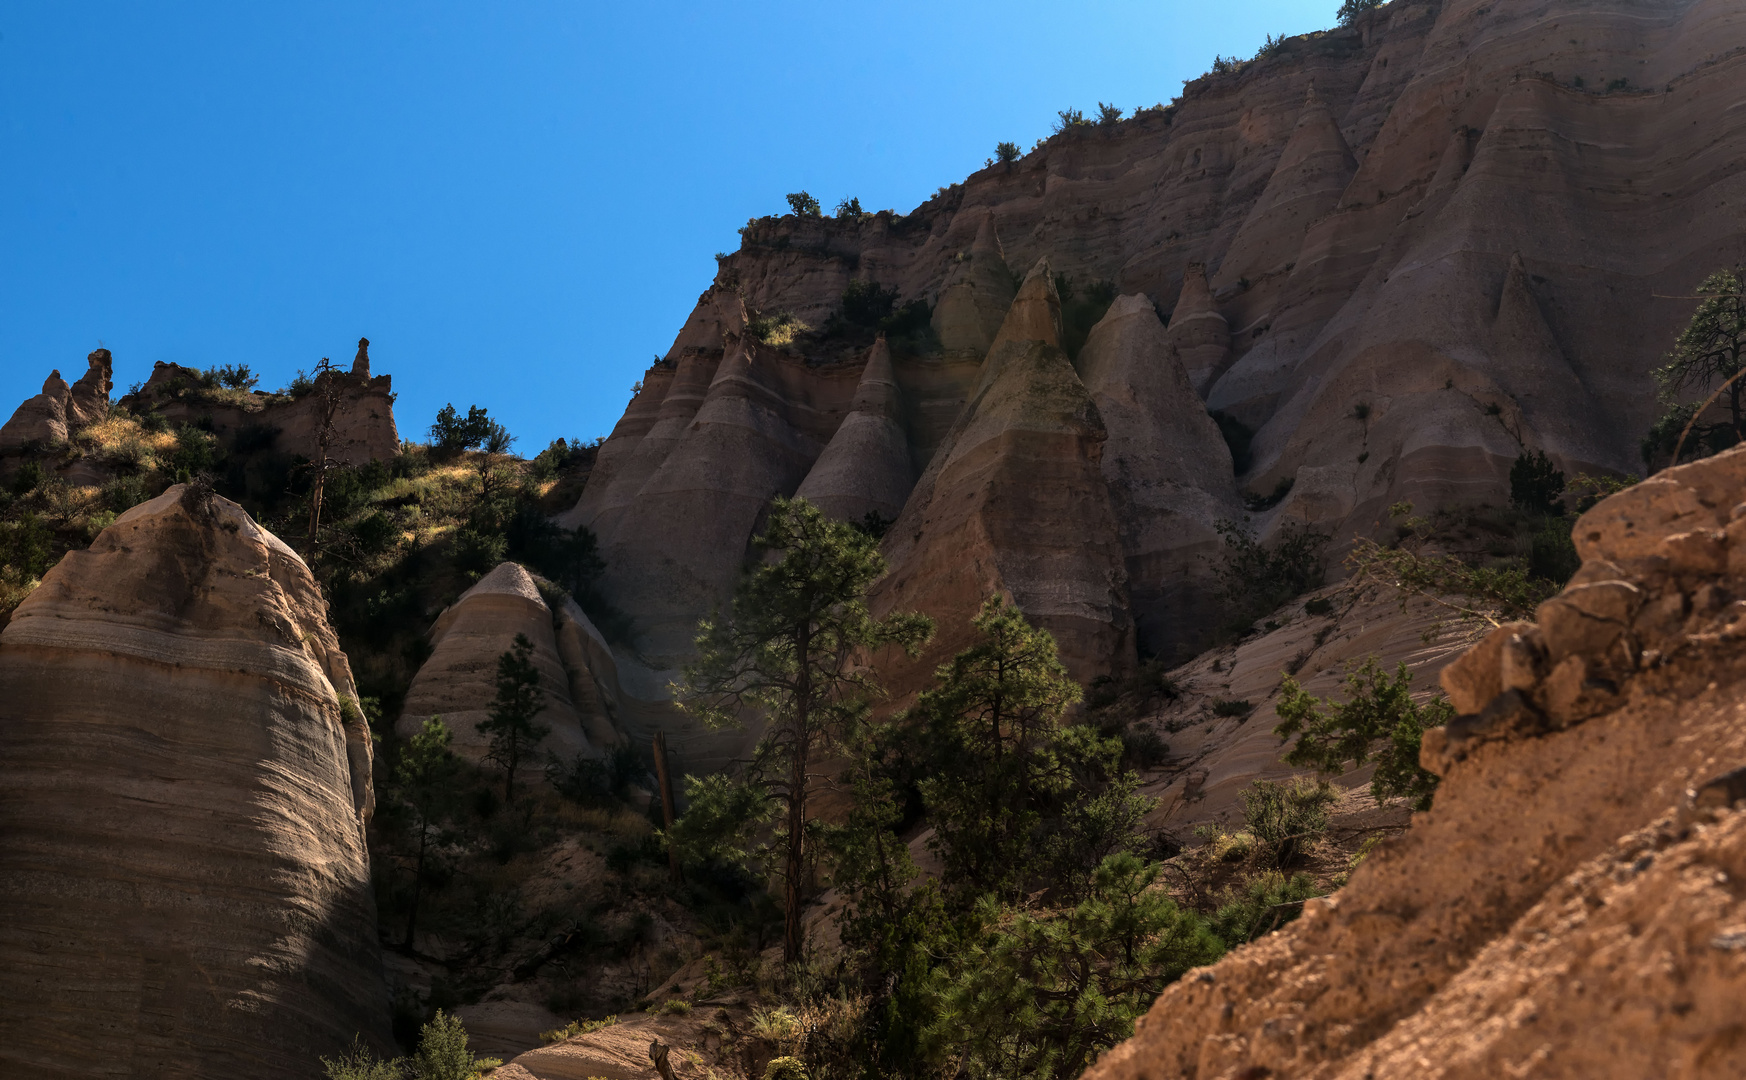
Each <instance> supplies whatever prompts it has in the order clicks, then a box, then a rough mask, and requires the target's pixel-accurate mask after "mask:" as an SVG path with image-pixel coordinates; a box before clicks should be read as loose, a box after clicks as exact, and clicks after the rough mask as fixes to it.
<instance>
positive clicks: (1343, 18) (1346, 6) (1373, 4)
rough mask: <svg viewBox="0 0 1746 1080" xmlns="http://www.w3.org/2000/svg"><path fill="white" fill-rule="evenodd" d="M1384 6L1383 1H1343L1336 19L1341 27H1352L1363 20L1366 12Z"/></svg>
mask: <svg viewBox="0 0 1746 1080" xmlns="http://www.w3.org/2000/svg"><path fill="white" fill-rule="evenodd" d="M1381 6H1382V0H1341V4H1340V10H1339V11H1338V12H1336V13H1335V16H1334V17H1335V18H1337V19H1339V20H1340V25H1341V26H1351V25H1353V24H1354V23H1356V22H1357V21H1358V20H1359V19H1361V18H1363V17H1364V15H1365V13H1366V12H1371V11H1375V10H1376V9H1377V8H1379V7H1381Z"/></svg>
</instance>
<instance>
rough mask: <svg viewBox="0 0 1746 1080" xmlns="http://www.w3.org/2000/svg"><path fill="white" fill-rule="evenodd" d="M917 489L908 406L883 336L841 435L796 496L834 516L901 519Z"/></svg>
mask: <svg viewBox="0 0 1746 1080" xmlns="http://www.w3.org/2000/svg"><path fill="white" fill-rule="evenodd" d="M914 486H915V463H914V462H913V460H912V459H911V458H910V453H909V437H908V435H907V434H906V433H905V431H904V428H903V402H902V400H901V398H900V397H899V395H898V390H897V383H896V381H895V377H894V376H893V375H892V373H891V349H890V347H889V346H888V345H886V343H885V337H884V336H883V335H881V336H880V338H879V340H878V341H875V342H874V343H873V349H872V351H871V352H870V353H869V354H868V357H867V366H866V367H864V368H862V369H861V385H860V387H859V388H858V389H856V391H855V400H854V401H853V402H852V403H850V405H849V415H848V416H847V417H845V418H844V420H843V423H842V426H840V427H838V428H837V433H836V434H835V435H833V436H831V441H830V445H828V446H826V447H825V448H824V453H822V454H820V455H819V458H818V461H816V462H814V463H813V466H812V469H811V471H809V472H808V473H807V474H806V479H805V480H802V481H801V482H800V488H799V490H797V491H796V492H795V494H796V495H798V496H800V497H801V498H804V499H807V500H809V501H811V502H813V503H816V504H817V505H818V507H819V508H820V509H821V510H823V511H824V512H825V513H827V514H829V515H831V516H832V517H837V518H842V519H845V520H848V521H860V520H862V519H863V518H865V517H866V516H867V515H868V514H878V515H880V517H882V518H885V519H887V520H890V519H893V518H895V517H897V515H898V513H899V512H900V511H901V510H902V509H903V503H904V500H905V499H907V498H909V489H910V488H912V487H914Z"/></svg>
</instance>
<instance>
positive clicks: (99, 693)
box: [0, 485, 388, 1080]
mask: <svg viewBox="0 0 1746 1080" xmlns="http://www.w3.org/2000/svg"><path fill="white" fill-rule="evenodd" d="M324 612H325V604H324V602H323V600H322V597H321V593H320V591H319V589H318V588H317V586H316V583H315V580H314V579H313V577H312V576H311V575H310V573H309V571H308V569H307V568H306V567H305V566H304V565H303V562H302V561H301V560H300V559H299V558H298V557H297V555H296V554H295V553H293V552H292V551H291V549H290V548H288V547H286V546H285V545H284V544H283V543H282V542H280V541H279V539H278V538H277V537H275V536H273V535H272V534H271V533H269V532H267V531H265V530H264V529H262V528H260V527H259V526H258V525H256V524H255V523H254V521H252V520H251V519H250V518H249V517H248V515H247V514H245V513H244V512H243V511H242V510H241V509H240V508H239V507H237V506H236V505H235V504H233V503H230V502H227V501H225V500H223V499H219V498H216V497H213V496H211V495H210V494H209V493H204V492H202V491H201V490H199V489H196V488H194V487H191V486H186V485H178V486H176V487H173V488H171V489H170V490H169V491H167V492H165V493H164V494H163V495H162V496H160V497H158V498H156V499H154V500H152V501H150V502H148V503H144V504H141V505H140V506H137V507H134V508H133V509H132V510H129V511H128V512H127V513H125V514H123V515H122V516H121V517H119V518H117V519H116V521H115V522H114V524H112V525H111V526H110V527H109V528H107V529H105V530H104V531H103V533H102V534H101V535H100V536H99V537H98V538H97V540H96V542H95V543H93V544H92V545H91V548H90V549H89V550H88V551H74V552H72V553H70V554H68V555H67V556H66V557H65V558H64V559H63V560H62V561H61V562H60V563H59V564H58V565H57V566H55V568H54V569H53V570H51V571H50V572H49V573H48V575H47V576H46V578H45V579H44V581H43V583H42V585H41V586H40V587H39V588H38V589H37V590H36V591H35V592H33V593H32V594H31V595H30V596H29V597H28V598H27V599H26V600H25V601H24V603H23V604H22V605H20V607H19V608H18V610H17V612H16V613H15V614H14V615H13V617H12V620H11V622H10V623H9V624H8V625H7V627H6V629H5V631H4V633H0V1062H4V1064H5V1065H6V1066H7V1071H9V1072H12V1073H16V1074H19V1075H43V1076H47V1075H57V1076H72V1075H78V1076H100V1075H101V1076H121V1075H127V1076H189V1077H211V1078H213V1080H218V1078H227V1080H228V1078H232V1077H238V1076H249V1077H298V1078H302V1077H307V1076H309V1075H310V1073H311V1066H312V1062H313V1061H314V1058H315V1056H316V1055H317V1054H321V1053H328V1054H333V1053H337V1052H338V1051H339V1050H340V1049H342V1048H343V1047H344V1046H345V1045H347V1044H349V1043H350V1042H351V1040H352V1038H353V1036H354V1034H359V1033H361V1034H363V1035H364V1036H365V1038H366V1039H368V1040H373V1041H375V1042H377V1044H378V1045H381V1046H384V1047H385V1046H386V1039H387V1028H388V1001H387V994H386V991H385V988H384V985H383V981H382V973H381V964H380V959H379V954H378V952H377V944H376V926H375V904H374V901H373V898H372V896H371V892H370V875H369V865H368V858H367V855H366V851H365V846H364V826H365V823H366V821H367V819H368V816H369V814H370V811H371V808H372V802H371V800H372V798H373V795H372V788H371V783H370V770H371V748H370V746H371V744H370V735H369V732H368V730H367V728H366V727H365V725H364V720H363V716H362V714H361V713H360V712H359V711H358V707H357V704H356V700H355V699H356V695H357V691H356V689H355V688H354V687H353V685H352V678H351V671H350V667H349V665H348V664H347V661H346V657H345V654H344V653H343V652H341V651H340V648H339V643H338V641H337V639H336V638H335V636H334V632H333V630H332V628H331V627H329V625H328V623H327V620H326V617H325V614H324Z"/></svg>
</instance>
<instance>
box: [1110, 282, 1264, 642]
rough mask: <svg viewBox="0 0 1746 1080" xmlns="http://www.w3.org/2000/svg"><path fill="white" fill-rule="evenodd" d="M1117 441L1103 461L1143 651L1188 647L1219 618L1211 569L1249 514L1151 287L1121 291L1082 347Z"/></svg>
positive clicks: (1226, 450)
mask: <svg viewBox="0 0 1746 1080" xmlns="http://www.w3.org/2000/svg"><path fill="white" fill-rule="evenodd" d="M1078 367H1079V375H1080V379H1081V380H1082V381H1083V383H1084V384H1085V388H1086V390H1087V391H1088V392H1089V393H1090V394H1091V400H1092V402H1093V403H1094V404H1096V406H1097V411H1098V415H1099V416H1101V417H1102V419H1103V424H1104V429H1105V430H1106V432H1107V433H1108V439H1107V441H1106V442H1105V444H1104V448H1103V456H1102V461H1101V469H1102V472H1103V478H1104V482H1105V484H1106V485H1108V488H1109V491H1110V495H1111V499H1112V509H1113V510H1114V512H1115V518H1116V521H1117V523H1118V530H1119V532H1120V534H1121V540H1122V551H1123V555H1124V559H1125V565H1126V569H1127V577H1128V590H1129V599H1130V608H1131V610H1132V611H1133V617H1134V621H1135V623H1136V624H1137V629H1138V634H1139V644H1140V648H1141V651H1142V652H1145V653H1147V654H1151V655H1173V654H1178V653H1181V652H1184V651H1190V650H1191V648H1192V646H1193V644H1194V640H1195V636H1196V633H1197V631H1198V630H1199V629H1200V628H1201V627H1204V626H1209V625H1212V624H1213V623H1214V622H1215V621H1216V619H1217V613H1216V612H1215V611H1214V610H1213V604H1214V599H1213V593H1214V583H1213V582H1212V580H1211V578H1210V573H1209V567H1210V566H1211V564H1212V561H1213V558H1214V557H1215V556H1216V555H1217V553H1218V550H1219V548H1220V544H1221V541H1220V539H1219V536H1218V532H1217V529H1216V526H1217V524H1218V522H1219V521H1220V520H1225V521H1235V520H1237V519H1238V518H1239V517H1240V516H1241V515H1242V505H1241V503H1240V502H1238V500H1237V497H1236V485H1235V484H1234V483H1233V482H1232V481H1231V479H1230V476H1231V451H1230V448H1229V447H1227V446H1226V445H1225V441H1224V438H1223V436H1221V435H1220V434H1219V430H1218V425H1216V424H1215V423H1213V421H1212V418H1211V417H1209V416H1207V413H1206V409H1205V407H1204V406H1203V405H1202V404H1201V400H1200V398H1199V397H1198V396H1197V395H1196V394H1195V392H1194V388H1193V386H1192V385H1191V384H1190V382H1189V376H1188V372H1187V370H1186V369H1185V367H1184V365H1183V362H1182V358H1181V353H1180V350H1179V349H1178V347H1177V343H1176V341H1174V340H1172V339H1171V337H1170V335H1169V333H1168V332H1167V331H1166V330H1165V329H1164V325H1163V324H1162V323H1160V322H1159V321H1158V316H1157V313H1156V312H1155V311H1154V310H1153V308H1152V302H1151V301H1150V300H1148V299H1147V298H1146V297H1144V296H1140V295H1129V296H1123V297H1119V298H1117V300H1116V301H1115V303H1114V304H1111V305H1110V309H1109V312H1108V313H1107V314H1105V315H1104V317H1103V319H1102V321H1100V322H1099V323H1098V324H1097V325H1096V326H1094V327H1093V328H1092V330H1091V336H1090V337H1089V338H1087V339H1086V342H1085V347H1084V348H1083V349H1082V350H1081V351H1080V353H1079V364H1078Z"/></svg>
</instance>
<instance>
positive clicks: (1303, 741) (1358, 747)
mask: <svg viewBox="0 0 1746 1080" xmlns="http://www.w3.org/2000/svg"><path fill="white" fill-rule="evenodd" d="M1346 691H1347V695H1348V696H1347V700H1346V702H1345V703H1344V704H1341V703H1338V702H1335V701H1333V700H1332V699H1322V698H1318V697H1316V696H1315V695H1314V694H1311V693H1309V692H1307V691H1305V690H1304V689H1303V687H1301V686H1299V685H1298V682H1297V680H1296V679H1294V678H1292V677H1291V676H1290V675H1287V676H1285V678H1284V680H1283V681H1282V682H1281V683H1280V686H1279V705H1278V712H1279V721H1280V722H1279V726H1277V727H1275V728H1274V729H1273V733H1274V734H1275V735H1278V736H1279V738H1280V740H1281V741H1284V740H1287V739H1290V738H1292V737H1293V736H1297V745H1295V746H1293V747H1292V748H1291V751H1290V752H1289V753H1287V754H1286V755H1285V759H1284V760H1285V761H1286V763H1287V764H1290V765H1299V766H1307V767H1310V768H1314V769H1315V770H1317V771H1318V772H1323V773H1339V772H1344V771H1346V770H1347V769H1348V768H1352V769H1356V768H1361V767H1363V766H1364V765H1367V764H1369V763H1370V762H1372V761H1375V762H1376V773H1375V775H1374V776H1373V777H1372V778H1371V781H1370V793H1371V795H1373V796H1375V798H1376V801H1377V802H1384V801H1386V800H1388V799H1392V798H1395V797H1396V796H1399V797H1402V798H1405V799H1407V800H1408V801H1409V802H1411V804H1412V806H1413V808H1414V809H1416V810H1426V809H1429V808H1430V805H1431V796H1432V795H1433V794H1434V793H1435V792H1436V790H1437V777H1436V776H1435V775H1433V774H1431V773H1429V772H1426V771H1425V770H1424V769H1422V768H1420V767H1419V743H1420V741H1421V739H1422V738H1423V736H1424V733H1425V731H1426V730H1428V729H1430V728H1433V727H1437V726H1439V725H1442V724H1446V723H1448V722H1449V721H1450V720H1451V719H1453V718H1454V716H1455V709H1454V708H1453V707H1452V706H1451V705H1450V704H1449V702H1448V700H1447V699H1446V698H1444V697H1443V696H1442V695H1441V694H1435V695H1432V696H1431V697H1430V698H1429V699H1428V700H1426V701H1425V702H1424V703H1422V704H1421V703H1419V702H1416V701H1414V700H1413V697H1412V676H1411V675H1410V674H1408V673H1407V666H1406V664H1404V663H1403V664H1401V665H1400V667H1399V669H1397V670H1396V672H1395V675H1394V677H1393V678H1392V679H1391V678H1389V675H1388V673H1387V672H1386V671H1384V670H1383V669H1382V667H1381V666H1380V665H1378V664H1377V662H1376V657H1374V656H1371V657H1369V658H1367V659H1366V660H1365V661H1364V663H1363V665H1361V666H1360V667H1359V668H1358V669H1357V670H1356V671H1353V672H1351V673H1350V674H1348V675H1347V676H1346Z"/></svg>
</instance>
